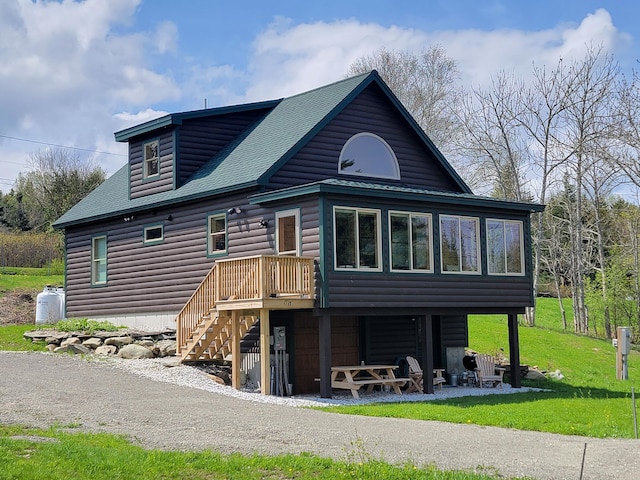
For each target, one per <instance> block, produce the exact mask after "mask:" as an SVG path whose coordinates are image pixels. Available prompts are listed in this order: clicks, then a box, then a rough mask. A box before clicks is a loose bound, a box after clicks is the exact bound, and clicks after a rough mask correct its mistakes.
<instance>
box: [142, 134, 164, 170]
mask: <svg viewBox="0 0 640 480" xmlns="http://www.w3.org/2000/svg"><path fill="white" fill-rule="evenodd" d="M142 151H143V156H144V166H143V169H144V174H143V175H144V178H150V177H157V176H158V175H160V142H159V141H158V140H154V141H153V142H147V143H145V144H144V145H143V146H142Z"/></svg>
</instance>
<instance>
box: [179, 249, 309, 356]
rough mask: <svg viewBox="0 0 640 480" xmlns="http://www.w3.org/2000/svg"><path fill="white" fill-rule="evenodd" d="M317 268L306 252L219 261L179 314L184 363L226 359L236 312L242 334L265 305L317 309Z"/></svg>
mask: <svg viewBox="0 0 640 480" xmlns="http://www.w3.org/2000/svg"><path fill="white" fill-rule="evenodd" d="M313 271H314V265H313V259H310V258H304V257H278V256H265V255H260V256H254V257H245V258H241V259H233V260H221V261H218V262H216V264H215V265H214V266H213V267H212V268H211V270H210V271H209V273H208V274H207V275H206V276H205V278H204V280H202V282H201V283H200V285H199V286H198V288H197V289H196V290H195V292H194V293H193V295H192V296H191V298H190V299H189V301H188V302H187V303H186V304H185V306H184V307H183V308H182V310H181V311H180V313H179V314H178V316H177V317H176V339H177V355H178V356H179V357H180V358H181V360H182V361H183V362H197V361H210V360H214V359H225V358H227V356H228V355H229V354H230V353H231V351H232V344H233V333H232V332H233V318H234V315H233V313H232V312H233V311H237V314H236V317H237V318H238V326H237V327H238V336H239V338H240V339H242V338H243V337H244V336H245V335H246V333H247V332H248V331H249V330H250V329H251V327H252V326H253V325H255V324H256V322H257V321H258V313H257V312H259V310H260V309H265V308H267V309H269V310H285V309H296V308H312V307H313V303H314V300H313V296H314V295H313V285H314V283H313ZM267 353H268V352H267Z"/></svg>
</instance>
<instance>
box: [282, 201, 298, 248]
mask: <svg viewBox="0 0 640 480" xmlns="http://www.w3.org/2000/svg"><path fill="white" fill-rule="evenodd" d="M276 248H277V251H278V255H294V256H296V255H300V210H299V209H297V208H296V209H292V210H284V211H281V212H276Z"/></svg>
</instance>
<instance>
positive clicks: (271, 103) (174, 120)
mask: <svg viewBox="0 0 640 480" xmlns="http://www.w3.org/2000/svg"><path fill="white" fill-rule="evenodd" d="M280 101H281V100H268V101H264V102H255V103H247V104H243V105H232V106H227V107H218V108H208V109H202V110H193V111H190V112H182V113H171V114H169V115H165V116H163V117H160V118H156V119H154V120H149V121H148V122H145V123H141V124H140V125H135V126H133V127H129V128H126V129H124V130H120V131H118V132H116V133H115V134H114V136H115V139H116V141H117V142H127V141H129V140H130V139H132V138H134V137H137V136H139V135H144V134H146V133H149V132H153V131H155V130H158V129H160V128H164V127H168V126H171V125H182V122H183V121H184V120H190V119H194V118H201V117H211V116H215V115H225V114H227V113H236V112H243V111H248V110H258V109H262V108H273V107H275V106H276V105H277V104H278V103H280Z"/></svg>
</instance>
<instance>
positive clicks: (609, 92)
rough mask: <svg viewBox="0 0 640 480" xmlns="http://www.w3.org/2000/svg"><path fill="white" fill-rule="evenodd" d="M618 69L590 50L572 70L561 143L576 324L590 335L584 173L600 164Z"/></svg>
mask: <svg viewBox="0 0 640 480" xmlns="http://www.w3.org/2000/svg"><path fill="white" fill-rule="evenodd" d="M618 71H619V69H618V66H617V64H616V63H615V61H614V60H613V57H611V56H610V55H603V53H602V49H593V48H589V50H588V52H587V54H586V55H585V57H584V58H583V59H582V60H581V61H574V62H573V63H572V65H571V67H570V69H569V75H570V76H571V77H573V79H574V80H573V85H574V88H573V89H572V91H571V101H570V102H569V103H568V106H567V109H566V110H565V115H566V129H565V135H564V137H563V139H562V143H563V146H564V148H565V150H566V151H567V152H568V153H570V157H569V161H568V164H567V165H568V166H569V167H570V175H569V176H567V178H570V179H571V180H572V184H573V186H574V188H575V192H576V195H575V203H574V204H573V205H572V207H573V209H574V210H573V212H572V215H571V217H570V218H571V219H572V223H571V224H570V225H569V228H570V229H571V232H570V233H571V238H572V239H573V242H572V245H573V255H572V258H573V262H574V264H573V269H572V278H571V286H572V294H573V295H572V296H573V309H574V324H575V328H576V331H577V332H580V333H586V332H588V329H589V326H588V316H587V309H586V305H585V275H587V273H589V270H590V268H591V267H592V265H591V264H589V249H590V246H591V244H590V241H589V238H588V237H587V236H586V235H585V234H586V229H585V221H584V220H585V215H584V214H585V212H584V206H583V199H584V196H583V195H584V192H585V188H586V186H585V173H586V171H587V170H588V169H589V168H591V167H592V165H593V163H594V162H598V161H599V158H598V155H597V152H598V148H599V146H600V144H601V140H602V139H603V136H605V135H606V133H605V132H607V131H608V130H609V127H610V124H611V122H612V121H613V118H614V117H613V112H614V110H613V102H614V98H615V92H616V90H615V88H616V79H617V78H618V77H617V76H618Z"/></svg>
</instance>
